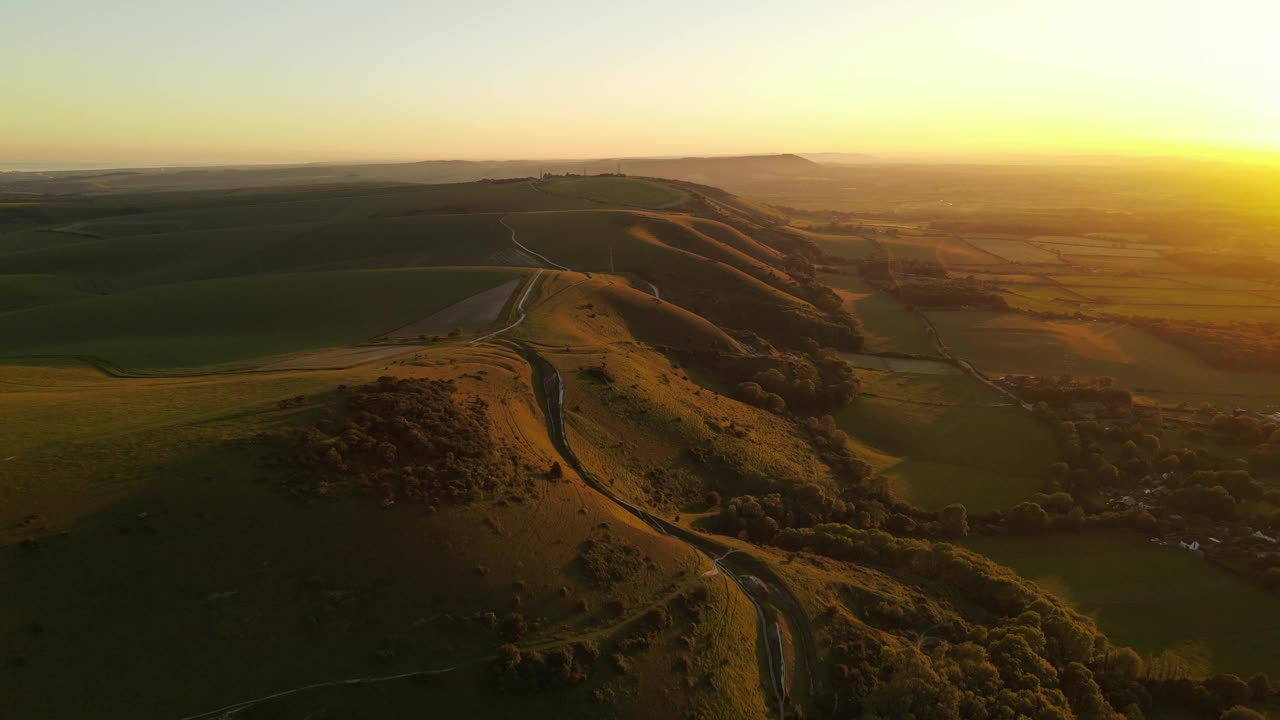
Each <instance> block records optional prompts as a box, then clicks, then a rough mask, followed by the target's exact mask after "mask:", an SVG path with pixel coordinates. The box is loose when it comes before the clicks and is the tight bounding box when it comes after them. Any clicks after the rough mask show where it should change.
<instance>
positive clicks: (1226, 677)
mask: <svg viewBox="0 0 1280 720" xmlns="http://www.w3.org/2000/svg"><path fill="white" fill-rule="evenodd" d="M1204 686H1205V687H1206V688H1208V689H1209V692H1211V693H1213V694H1214V695H1217V696H1218V698H1219V699H1221V700H1222V704H1223V705H1242V704H1244V703H1246V702H1249V698H1250V697H1251V696H1252V695H1253V691H1252V690H1251V689H1250V688H1249V684H1248V683H1246V682H1245V681H1244V680H1241V679H1240V677H1239V676H1237V675H1230V674H1222V675H1214V676H1213V677H1211V678H1209V679H1208V680H1205V681H1204Z"/></svg>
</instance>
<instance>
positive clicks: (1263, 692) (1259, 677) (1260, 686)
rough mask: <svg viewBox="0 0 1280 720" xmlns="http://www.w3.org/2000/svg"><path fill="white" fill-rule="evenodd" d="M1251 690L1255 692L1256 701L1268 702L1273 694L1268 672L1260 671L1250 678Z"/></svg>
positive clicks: (1254, 699) (1254, 698)
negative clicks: (1269, 696)
mask: <svg viewBox="0 0 1280 720" xmlns="http://www.w3.org/2000/svg"><path fill="white" fill-rule="evenodd" d="M1249 690H1250V691H1251V692H1252V693H1253V701H1254V702H1266V700H1267V696H1268V695H1270V694H1271V680H1270V679H1268V678H1267V675H1266V673H1258V674H1256V675H1254V676H1253V677H1251V678H1249Z"/></svg>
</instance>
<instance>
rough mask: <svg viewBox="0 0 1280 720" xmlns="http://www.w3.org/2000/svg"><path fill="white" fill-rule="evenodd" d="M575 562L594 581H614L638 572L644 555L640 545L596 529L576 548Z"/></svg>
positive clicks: (642, 565)
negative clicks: (576, 560)
mask: <svg viewBox="0 0 1280 720" xmlns="http://www.w3.org/2000/svg"><path fill="white" fill-rule="evenodd" d="M578 565H579V567H581V568H582V573H583V574H584V575H586V576H587V577H589V578H591V579H592V580H595V581H596V582H600V583H616V582H621V581H623V580H626V579H627V578H630V577H631V576H633V575H635V574H636V573H638V572H640V570H641V569H642V568H643V567H644V558H643V557H642V555H641V552H640V548H638V547H636V546H635V545H632V544H630V543H628V542H627V541H625V540H623V539H621V538H618V537H616V536H614V535H613V534H612V533H610V532H609V531H608V530H603V529H599V528H598V529H597V530H595V531H594V532H592V534H591V536H590V537H588V538H587V539H586V540H585V541H584V542H583V543H582V546H581V547H580V549H579V550H578Z"/></svg>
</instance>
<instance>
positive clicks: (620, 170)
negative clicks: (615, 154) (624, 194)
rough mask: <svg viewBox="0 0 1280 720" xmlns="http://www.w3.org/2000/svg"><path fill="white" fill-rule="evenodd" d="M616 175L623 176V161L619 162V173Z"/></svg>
mask: <svg viewBox="0 0 1280 720" xmlns="http://www.w3.org/2000/svg"><path fill="white" fill-rule="evenodd" d="M615 174H617V175H621V174H622V161H621V160H619V161H618V171H617V173H615Z"/></svg>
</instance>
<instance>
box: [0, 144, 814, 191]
mask: <svg viewBox="0 0 1280 720" xmlns="http://www.w3.org/2000/svg"><path fill="white" fill-rule="evenodd" d="M619 168H620V169H621V170H622V172H624V173H626V174H627V175H641V176H648V177H657V178H667V179H672V180H689V181H693V182H698V183H703V184H708V185H719V184H723V183H725V182H730V183H732V182H734V181H742V180H769V179H773V178H788V177H802V176H805V175H813V174H816V173H820V172H821V166H819V165H818V164H816V163H814V162H811V161H809V160H806V159H804V158H802V157H800V156H798V155H790V154H785V155H748V156H739V157H686V158H636V159H596V160H502V161H470V160H427V161H423V162H414V163H375V164H364V165H296V166H261V167H252V166H251V167H243V166H237V167H203V168H150V169H130V170H128V171H121V170H118V169H104V170H98V171H93V170H91V171H83V170H74V171H49V172H15V173H0V194H3V193H30V192H37V193H90V194H99V193H111V192H139V191H143V192H148V191H164V190H168V191H184V190H215V189H220V188H233V187H234V188H254V187H271V186H277V185H313V184H335V183H351V182H404V183H431V184H438V183H464V182H475V181H477V180H484V179H491V180H503V179H510V178H521V177H537V176H539V175H541V174H543V173H554V174H557V175H563V174H583V173H585V174H588V175H596V174H600V173H611V172H616V171H617V170H618V169H619Z"/></svg>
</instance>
